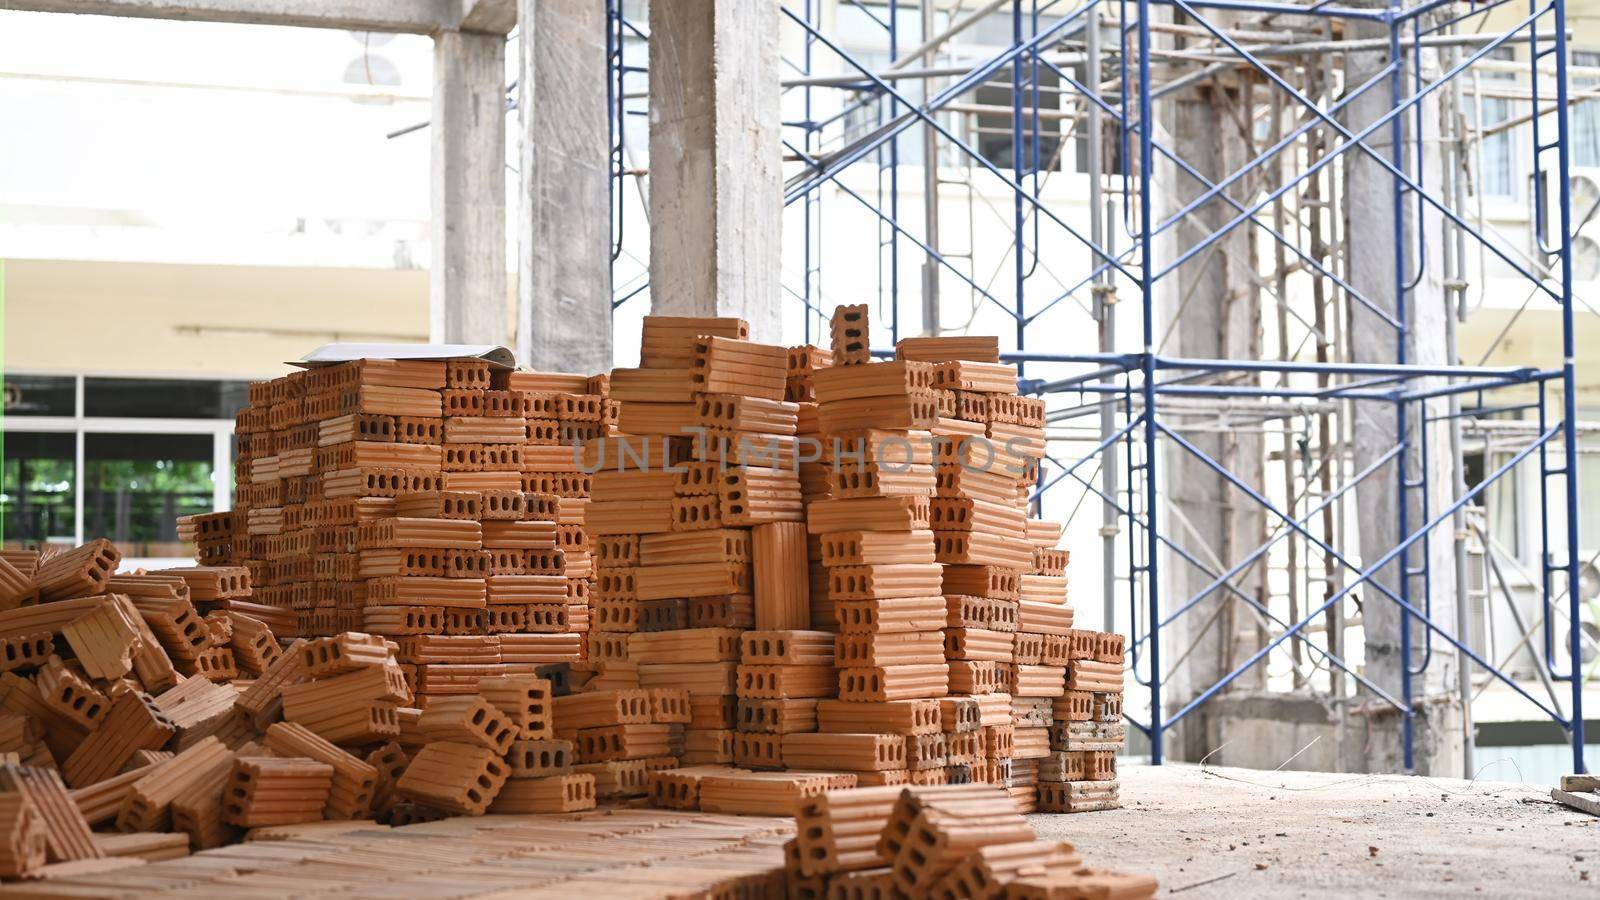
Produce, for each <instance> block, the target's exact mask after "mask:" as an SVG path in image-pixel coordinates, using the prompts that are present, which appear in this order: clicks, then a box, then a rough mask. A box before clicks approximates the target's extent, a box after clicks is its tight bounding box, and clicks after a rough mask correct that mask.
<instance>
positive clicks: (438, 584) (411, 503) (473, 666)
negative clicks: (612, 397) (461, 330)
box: [181, 359, 611, 705]
mask: <svg viewBox="0 0 1600 900" xmlns="http://www.w3.org/2000/svg"><path fill="white" fill-rule="evenodd" d="M604 392H605V381H604V379H603V378H587V377H584V376H576V375H558V374H543V373H531V372H509V371H505V370H503V369H500V368H498V367H495V366H492V365H490V364H489V363H488V362H486V361H484V360H481V359H451V360H380V359H363V360H356V361H352V362H346V363H341V364H337V365H331V366H326V367H321V368H314V369H309V370H306V371H302V372H297V373H294V374H292V375H289V376H285V377H283V378H278V379H274V380H272V381H268V382H262V383H259V384H255V385H252V386H251V394H250V406H249V407H247V408H246V409H244V410H242V411H241V412H240V413H239V415H238V425H237V436H238V441H239V456H238V464H237V468H236V477H237V480H238V487H237V491H236V496H235V509H234V510H232V511H231V512H229V513H221V514H213V515H206V516H195V517H191V518H189V519H187V520H185V521H184V522H182V523H181V524H182V529H183V533H184V535H185V536H186V537H189V538H191V539H193V540H194V541H195V542H196V548H197V555H198V557H199V560H200V561H202V562H223V561H226V562H230V563H235V564H239V565H243V566H244V567H246V568H247V569H248V570H249V572H250V574H251V580H252V583H253V588H254V594H253V596H252V597H251V598H250V601H249V606H248V611H249V612H250V613H251V614H253V615H256V616H258V617H260V618H262V619H263V620H264V621H266V622H267V623H268V624H269V625H271V626H272V627H273V628H274V630H276V631H277V633H279V634H281V635H285V636H294V635H303V636H307V637H316V636H322V635H329V634H334V633H338V632H344V631H361V632H365V633H370V634H381V635H385V636H387V637H389V638H392V639H394V641H395V643H396V644H397V646H398V648H399V651H398V652H399V657H400V659H401V661H402V664H403V666H404V671H405V672H406V675H407V678H408V681H409V682H410V685H411V688H412V689H413V690H414V691H415V692H416V693H417V694H418V696H419V700H418V703H419V705H420V704H424V703H426V701H427V699H428V698H432V697H445V696H455V695H460V694H463V693H470V691H471V689H472V686H473V684H474V683H475V682H476V680H477V679H478V678H480V677H485V676H491V675H497V674H511V673H531V672H532V671H533V669H534V667H536V666H538V665H540V664H545V663H551V662H557V661H566V660H577V659H580V658H581V656H582V652H583V648H582V640H581V634H582V632H583V631H584V630H585V629H586V628H587V627H588V622H589V600H588V594H589V585H590V581H591V578H592V572H593V566H592V562H591V558H590V553H589V541H588V538H587V535H586V533H585V531H584V529H583V524H582V523H583V515H584V505H585V504H586V503H587V494H588V487H589V486H588V478H587V476H586V475H584V474H583V473H582V472H581V471H579V466H578V461H577V459H576V454H575V452H574V450H573V444H574V443H575V442H578V441H583V440H589V439H592V438H595V437H598V436H600V435H603V434H605V433H606V432H607V431H608V430H609V428H610V424H609V422H610V418H611V415H610V412H611V408H610V406H609V404H608V403H607V400H606V398H605V394H604ZM230 605H231V606H237V605H238V603H237V602H234V603H232V604H230Z"/></svg>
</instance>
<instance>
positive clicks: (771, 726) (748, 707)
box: [738, 697, 818, 735]
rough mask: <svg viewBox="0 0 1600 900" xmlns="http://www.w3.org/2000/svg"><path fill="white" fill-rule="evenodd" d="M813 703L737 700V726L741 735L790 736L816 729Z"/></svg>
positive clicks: (815, 709)
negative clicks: (749, 733)
mask: <svg viewBox="0 0 1600 900" xmlns="http://www.w3.org/2000/svg"><path fill="white" fill-rule="evenodd" d="M817 703H818V701H816V700H806V699H790V700H758V699H750V698H744V697H741V698H739V703H738V727H739V731H741V732H756V733H765V734H775V735H777V734H790V733H794V732H802V731H816V730H817Z"/></svg>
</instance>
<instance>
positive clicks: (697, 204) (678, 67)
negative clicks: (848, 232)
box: [650, 0, 783, 343]
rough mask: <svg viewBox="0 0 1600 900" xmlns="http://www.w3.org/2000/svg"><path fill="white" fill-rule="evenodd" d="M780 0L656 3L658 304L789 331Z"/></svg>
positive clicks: (653, 206)
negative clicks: (783, 298)
mask: <svg viewBox="0 0 1600 900" xmlns="http://www.w3.org/2000/svg"><path fill="white" fill-rule="evenodd" d="M778 8H779V5H778V0H672V2H657V3H652V4H650V308H651V311H652V312H654V313H656V314H658V315H682V316H742V317H743V318H745V319H747V320H748V321H749V322H750V336H751V338H752V339H754V340H760V341H768V342H773V343H776V342H779V341H781V340H782V319H781V316H780V315H779V302H780V286H779V285H780V268H781V265H782V258H781V244H780V237H781V230H782V217H783V173H782V144H781V141H780V133H779V132H780V117H779V106H780V94H779V85H778V82H779V77H780V74H781V73H780V56H779V51H778V30H779V24H778V15H779V14H778Z"/></svg>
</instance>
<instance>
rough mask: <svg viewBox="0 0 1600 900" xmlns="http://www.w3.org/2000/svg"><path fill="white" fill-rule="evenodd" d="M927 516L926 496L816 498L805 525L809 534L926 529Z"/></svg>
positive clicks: (927, 502) (809, 509)
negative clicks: (845, 498) (846, 498)
mask: <svg viewBox="0 0 1600 900" xmlns="http://www.w3.org/2000/svg"><path fill="white" fill-rule="evenodd" d="M929 516H930V508H929V501H928V498H926V497H863V498H856V499H849V500H819V501H817V502H815V503H812V504H811V505H810V507H809V508H808V509H807V515H806V528H807V530H808V531H809V532H810V533H811V534H827V533H831V532H840V531H868V532H879V531H884V532H907V531H926V530H928V527H929Z"/></svg>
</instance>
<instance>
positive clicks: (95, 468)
mask: <svg viewBox="0 0 1600 900" xmlns="http://www.w3.org/2000/svg"><path fill="white" fill-rule="evenodd" d="M211 451H212V438H211V435H208V434H87V435H84V477H83V520H84V528H83V533H84V534H86V535H92V536H95V537H108V538H110V539H111V540H113V541H115V542H116V543H117V544H118V545H120V546H121V547H122V552H123V554H124V555H126V556H169V557H175V556H187V555H188V553H187V551H186V550H185V549H184V547H183V545H182V544H181V543H179V541H178V531H177V519H178V517H179V516H187V515H193V514H195V513H206V512H210V511H211V501H212V481H211V474H212V464H211V463H212V458H211Z"/></svg>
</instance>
